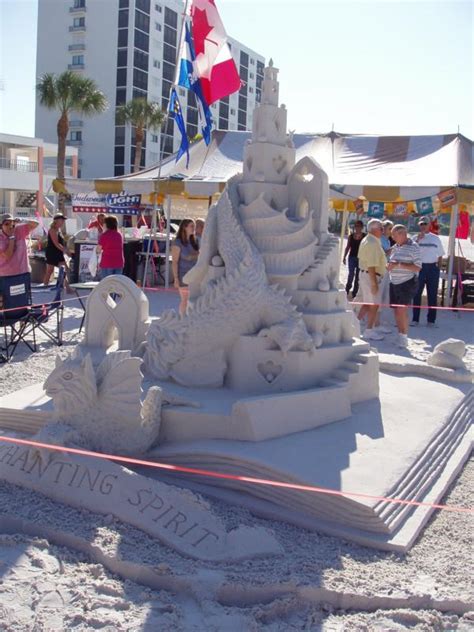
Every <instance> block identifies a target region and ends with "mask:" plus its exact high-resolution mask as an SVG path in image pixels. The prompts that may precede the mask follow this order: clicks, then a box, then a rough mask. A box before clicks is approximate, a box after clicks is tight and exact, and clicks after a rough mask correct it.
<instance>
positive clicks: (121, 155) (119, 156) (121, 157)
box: [115, 147, 125, 165]
mask: <svg viewBox="0 0 474 632" xmlns="http://www.w3.org/2000/svg"><path fill="white" fill-rule="evenodd" d="M124 162H125V147H116V148H115V164H116V165H123V164H124Z"/></svg>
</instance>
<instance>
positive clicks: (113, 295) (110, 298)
mask: <svg viewBox="0 0 474 632" xmlns="http://www.w3.org/2000/svg"><path fill="white" fill-rule="evenodd" d="M102 296H103V298H104V299H105V302H106V303H107V305H108V306H109V307H110V308H111V309H115V308H116V307H117V306H118V305H119V303H121V301H122V300H123V294H120V292H114V291H113V289H111V290H109V291H108V292H105V293H104V294H103V295H102Z"/></svg>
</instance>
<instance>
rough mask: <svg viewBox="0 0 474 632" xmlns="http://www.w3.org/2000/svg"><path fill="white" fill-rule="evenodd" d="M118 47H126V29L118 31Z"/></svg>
mask: <svg viewBox="0 0 474 632" xmlns="http://www.w3.org/2000/svg"><path fill="white" fill-rule="evenodd" d="M118 45H119V46H120V47H122V46H127V45H128V29H119V32H118Z"/></svg>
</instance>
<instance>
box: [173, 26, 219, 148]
mask: <svg viewBox="0 0 474 632" xmlns="http://www.w3.org/2000/svg"><path fill="white" fill-rule="evenodd" d="M185 28H186V30H185V36H184V41H183V44H182V46H181V51H180V62H179V79H178V85H180V86H183V88H188V90H192V91H193V92H194V94H195V96H196V104H197V109H198V115H199V120H200V123H201V132H202V137H203V138H204V142H205V143H206V145H209V143H210V142H211V129H212V115H211V110H210V108H209V105H208V104H207V103H206V100H205V99H204V96H203V93H202V88H201V82H200V80H199V79H198V77H197V75H196V73H195V71H194V60H195V59H196V55H195V52H194V44H193V39H192V37H191V31H190V30H189V27H188V24H187V23H186V27H185Z"/></svg>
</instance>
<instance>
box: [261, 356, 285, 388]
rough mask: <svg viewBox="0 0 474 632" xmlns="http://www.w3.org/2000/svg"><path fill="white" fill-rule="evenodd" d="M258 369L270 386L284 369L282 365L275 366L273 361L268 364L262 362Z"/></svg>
mask: <svg viewBox="0 0 474 632" xmlns="http://www.w3.org/2000/svg"><path fill="white" fill-rule="evenodd" d="M257 369H258V372H259V373H260V375H261V376H262V377H263V379H264V380H265V381H266V382H268V384H272V383H273V382H274V381H275V380H276V379H277V377H278V376H279V375H280V373H281V372H282V371H283V367H282V366H281V365H279V364H275V362H272V361H271V360H268V361H267V362H260V363H259V364H257Z"/></svg>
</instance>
